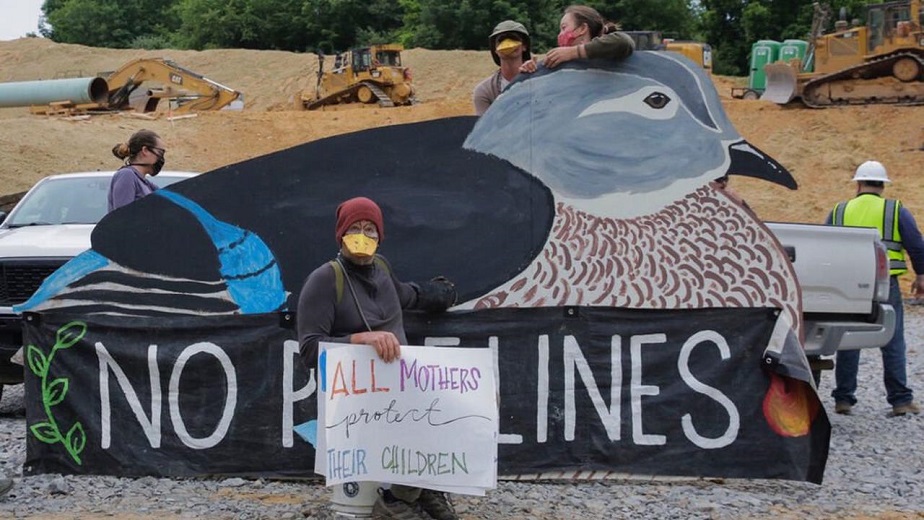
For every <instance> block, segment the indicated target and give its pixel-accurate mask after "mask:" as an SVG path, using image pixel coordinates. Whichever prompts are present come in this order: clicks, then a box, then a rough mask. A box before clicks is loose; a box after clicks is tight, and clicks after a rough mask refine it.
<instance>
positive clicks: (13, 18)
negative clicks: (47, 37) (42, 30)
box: [0, 0, 42, 40]
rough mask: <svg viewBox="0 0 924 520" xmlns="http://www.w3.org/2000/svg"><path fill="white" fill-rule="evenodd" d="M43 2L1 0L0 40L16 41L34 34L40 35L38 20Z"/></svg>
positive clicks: (36, 0)
mask: <svg viewBox="0 0 924 520" xmlns="http://www.w3.org/2000/svg"><path fill="white" fill-rule="evenodd" d="M40 14H42V0H0V40H15V39H16V38H21V37H23V36H25V35H26V33H29V32H34V33H36V34H38V19H39V15H40Z"/></svg>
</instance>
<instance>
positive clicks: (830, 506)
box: [0, 306, 924, 520]
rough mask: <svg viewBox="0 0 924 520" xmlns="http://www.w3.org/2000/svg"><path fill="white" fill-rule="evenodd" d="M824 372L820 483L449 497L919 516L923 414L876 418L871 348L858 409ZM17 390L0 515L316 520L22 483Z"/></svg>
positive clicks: (499, 514) (251, 497)
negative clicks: (850, 408)
mask: <svg viewBox="0 0 924 520" xmlns="http://www.w3.org/2000/svg"><path fill="white" fill-rule="evenodd" d="M905 318H906V339H907V340H908V380H909V382H910V383H911V386H912V387H913V388H915V389H916V390H917V391H918V397H917V401H918V402H919V403H920V402H921V401H922V400H924V307H921V306H907V307H906V315H905ZM832 385H833V374H832V373H830V372H826V373H825V375H824V377H823V381H822V384H821V395H822V400H823V402H824V404H825V408H826V409H827V411H828V415H829V417H830V420H831V423H832V436H831V452H830V456H829V458H828V466H827V470H826V472H825V479H824V484H823V485H821V486H818V485H814V484H808V483H800V482H785V481H766V480H748V481H745V480H725V481H722V480H712V479H710V480H693V479H653V480H652V479H645V480H641V479H631V480H617V481H608V482H593V483H571V482H567V483H547V482H546V483H541V484H540V483H522V482H500V483H498V487H497V489H496V490H495V491H492V492H490V493H489V494H488V495H487V496H486V497H482V498H474V497H471V498H470V497H464V496H456V497H453V500H454V503H455V505H456V509H457V511H459V512H460V514H461V516H462V517H463V518H471V519H478V518H485V519H488V518H490V519H494V518H523V519H530V518H532V519H543V520H544V519H553V518H568V519H585V518H604V517H607V518H633V519H634V518H658V519H667V518H682V519H688V518H709V519H737V518H783V519H802V518H831V519H834V518H837V519H840V518H864V519H869V518H880V519H892V520H895V519H911V518H916V519H922V518H924V450H922V449H921V443H922V441H924V416H910V415H909V416H905V417H895V418H890V417H887V413H888V412H889V410H890V407H889V406H888V404H887V403H886V401H885V390H884V389H883V386H882V365H881V358H880V356H879V353H878V352H875V351H868V352H866V353H864V355H863V356H861V362H860V391H859V392H858V395H857V397H858V398H859V401H860V402H859V404H858V405H857V406H856V407H854V414H853V415H852V416H849V417H848V416H841V415H836V414H834V412H833V407H834V403H833V401H832V400H831V398H830V397H829V395H830V392H831V388H832ZM25 433H26V421H25V411H24V409H23V393H22V385H18V386H13V387H6V389H5V391H4V395H3V399H2V401H0V470H2V471H4V472H5V473H6V474H7V475H9V476H11V477H14V478H15V480H16V487H15V488H13V490H12V491H11V492H10V493H9V495H7V496H6V497H5V499H0V518H8V517H12V518H54V519H56V518H62V519H63V518H81V519H83V518H91V519H97V518H119V519H153V518H157V519H171V518H221V519H250V518H280V519H296V518H312V517H313V518H317V517H318V516H319V515H321V514H322V512H323V510H324V508H325V504H327V501H328V491H327V490H326V489H325V488H324V487H322V486H320V485H313V484H307V483H301V482H291V481H264V480H257V481H249V480H243V479H239V478H231V479H225V480H172V479H156V478H151V477H146V478H141V479H126V478H116V477H101V476H61V475H39V476H34V477H23V476H22V464H23V462H24V461H25V456H26V452H25V449H26V448H25V441H24V439H25Z"/></svg>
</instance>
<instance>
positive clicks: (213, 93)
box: [103, 58, 241, 114]
mask: <svg viewBox="0 0 924 520" xmlns="http://www.w3.org/2000/svg"><path fill="white" fill-rule="evenodd" d="M103 77H104V78H105V79H106V82H107V83H108V84H109V108H111V109H116V110H121V109H128V108H131V102H130V100H129V98H130V97H131V95H132V93H134V92H135V91H136V90H137V89H138V88H140V87H141V85H142V84H143V83H145V82H148V84H151V83H156V84H158V86H157V87H153V88H149V89H148V90H147V92H145V99H144V106H143V111H144V112H151V111H154V110H155V109H156V108H157V102H158V101H159V100H160V99H164V98H167V99H171V100H174V101H175V102H176V108H175V109H174V110H173V112H174V113H175V114H184V113H188V112H196V111H200V110H219V109H221V108H223V107H225V106H227V105H229V104H231V102H233V101H234V100H236V99H238V98H240V97H241V93H240V92H238V91H236V90H234V89H231V88H228V87H226V86H224V85H221V84H219V83H216V82H214V81H212V80H210V79H208V78H206V77H205V76H202V75H201V74H197V73H195V72H193V71H191V70H188V69H184V68H183V67H180V66H179V65H177V64H176V63H174V62H172V61H170V60H165V59H162V58H140V59H137V60H133V61H130V62H128V63H126V64H125V65H123V66H122V67H121V68H119V69H118V70H116V71H114V72H111V73H107V74H105V75H103Z"/></svg>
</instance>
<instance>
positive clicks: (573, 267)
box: [19, 52, 827, 451]
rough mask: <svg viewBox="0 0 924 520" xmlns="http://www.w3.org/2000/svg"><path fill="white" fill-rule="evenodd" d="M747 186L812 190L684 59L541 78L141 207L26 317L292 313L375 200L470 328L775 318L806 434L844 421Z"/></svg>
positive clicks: (597, 63) (402, 260) (387, 245)
mask: <svg viewBox="0 0 924 520" xmlns="http://www.w3.org/2000/svg"><path fill="white" fill-rule="evenodd" d="M344 114H347V112H344ZM344 117H347V116H346V115H345V116H344ZM726 175H733V176H734V175H743V176H750V177H755V178H759V179H763V180H765V181H767V182H768V183H776V184H779V185H782V186H785V187H787V188H790V189H795V188H796V183H795V181H794V179H793V178H792V176H791V175H790V174H789V172H788V171H787V170H786V168H784V167H783V166H781V164H780V163H778V162H777V161H776V160H774V159H773V158H771V157H769V156H768V155H766V154H765V153H763V152H761V151H760V150H759V149H758V148H757V147H755V146H754V145H752V144H750V143H748V141H746V140H745V139H744V138H743V137H742V136H741V135H740V134H739V133H738V132H737V131H736V130H735V128H734V126H733V125H732V123H731V121H730V120H729V119H728V117H727V116H726V114H725V111H724V109H723V107H722V104H721V102H720V99H719V96H718V94H717V93H716V90H715V87H714V86H713V84H712V81H711V79H710V78H709V76H708V75H707V73H706V72H705V71H703V70H702V69H701V68H700V67H697V66H696V65H695V64H693V63H692V62H690V61H688V60H686V59H685V58H683V57H682V56H680V55H678V54H674V53H669V52H637V53H635V54H633V55H632V56H631V57H630V58H628V59H626V60H624V61H620V62H609V61H606V60H593V61H584V62H581V63H576V62H571V63H568V64H566V65H565V66H562V67H559V68H556V69H555V70H547V69H543V68H541V67H540V70H539V71H537V72H535V73H533V74H521V76H520V77H519V78H518V79H516V80H515V81H514V82H512V83H511V84H510V85H509V86H508V87H507V88H506V90H505V91H504V92H503V93H502V94H501V95H500V97H499V98H498V99H497V100H496V101H495V102H494V104H493V105H492V106H491V107H490V109H489V110H488V111H487V112H486V113H485V114H484V115H483V116H482V117H481V118H476V117H474V116H464V117H454V118H447V119H440V120H434V121H427V122H422V123H414V124H407V125H397V126H390V127H388V126H386V127H380V128H375V129H369V130H365V131H361V132H356V133H352V134H346V135H341V136H336V137H332V138H328V139H323V140H319V141H314V142H310V143H305V144H303V145H299V146H296V147H294V148H290V149H287V150H283V151H280V152H276V153H272V154H269V155H266V156H262V157H257V158H254V159H250V160H248V161H244V162H241V163H237V164H233V165H230V166H226V167H222V168H219V169H218V170H215V171H212V172H208V173H206V174H203V175H199V176H197V177H196V178H193V179H189V180H187V181H184V182H182V183H179V184H175V185H173V186H171V187H169V188H167V189H164V190H161V191H158V192H156V193H155V194H154V195H152V196H149V197H146V198H144V199H141V200H139V201H137V202H135V203H133V204H130V205H128V206H126V207H124V208H121V209H119V210H117V211H115V212H113V213H111V214H109V215H107V216H106V217H105V218H104V219H103V220H102V222H100V224H99V225H98V226H97V227H96V229H95V231H94V233H93V237H92V250H91V251H88V252H87V253H85V254H84V255H81V256H80V257H77V258H75V259H74V260H73V261H72V262H71V263H69V264H67V265H65V266H64V267H63V268H62V269H60V270H59V271H58V272H56V273H55V274H54V275H52V276H51V277H50V278H49V279H48V280H47V281H46V283H45V285H44V286H43V287H42V289H40V290H39V291H38V292H37V293H36V295H35V297H33V299H32V300H30V301H29V302H26V303H25V304H24V305H22V306H20V307H19V310H21V311H27V310H28V311H39V312H52V311H57V310H68V309H69V310H72V311H73V310H80V311H81V312H86V313H90V314H92V313H104V314H118V315H122V316H127V317H131V316H151V315H155V316H163V317H183V316H189V315H208V316H227V317H229V318H233V317H235V316H239V315H243V314H253V313H274V312H286V311H291V310H294V309H295V307H296V305H295V301H296V300H297V297H298V293H299V290H300V288H301V286H302V283H303V282H304V280H305V278H306V276H307V275H308V274H309V273H310V272H311V271H313V270H314V269H315V268H317V267H318V266H320V265H322V264H323V263H325V262H328V261H329V260H331V258H333V257H334V256H335V255H336V253H337V250H338V244H336V243H335V240H334V239H333V238H332V237H333V235H334V229H333V215H334V211H335V208H336V207H337V205H338V204H339V203H340V202H342V201H344V200H346V199H349V198H352V197H355V196H366V197H369V198H372V199H373V200H375V201H376V202H377V203H378V204H379V206H381V208H382V210H383V213H384V217H385V227H386V228H388V230H387V232H386V233H385V236H386V237H387V238H386V239H384V240H383V242H382V244H381V248H380V251H381V252H382V253H383V254H384V255H385V256H387V257H388V260H389V261H390V263H391V265H392V266H393V268H394V270H395V272H396V274H397V275H398V276H399V277H400V278H402V279H405V280H427V279H430V278H432V277H435V276H445V277H446V278H448V279H449V280H451V281H452V282H453V283H454V284H455V287H456V290H457V291H458V295H459V298H458V303H457V305H456V306H455V307H453V308H451V309H450V310H449V315H459V316H464V313H489V312H493V311H496V310H502V309H512V308H516V309H520V310H521V311H522V312H527V311H528V310H529V309H548V308H558V307H560V308H591V307H592V308H617V309H629V310H633V311H640V312H644V311H658V312H670V313H673V314H671V315H672V316H676V317H677V319H680V320H682V319H684V316H687V314H685V313H691V312H692V311H698V310H704V309H755V308H757V309H770V310H773V312H774V314H773V315H774V316H775V325H774V326H773V333H772V335H771V337H770V340H769V341H767V344H766V345H760V348H761V349H762V350H763V352H764V354H765V356H764V357H765V358H766V359H767V360H768V362H767V364H766V366H768V367H769V366H772V367H773V368H772V369H767V368H762V367H751V368H753V369H754V370H755V371H757V372H758V373H764V374H766V376H767V377H768V380H769V383H768V384H767V385H765V386H766V393H765V395H764V396H763V397H762V401H761V402H762V416H763V419H764V420H765V421H766V426H765V428H766V427H769V429H770V430H772V431H773V432H775V434H776V435H778V436H780V437H785V438H798V437H802V436H806V435H809V433H810V430H811V429H812V425H813V423H815V422H816V421H818V420H821V421H824V422H825V424H827V420H826V418H825V417H824V412H823V410H822V409H821V407H820V403H819V400H818V397H817V392H816V390H815V387H814V382H813V380H812V377H811V371H810V369H809V366H808V362H807V361H806V358H805V355H804V353H803V350H802V340H801V337H802V334H803V333H804V332H803V323H802V309H801V294H800V289H799V285H798V283H797V280H796V275H795V271H794V269H793V267H792V265H791V263H790V261H789V259H788V257H787V255H786V253H785V251H784V250H783V248H782V246H781V245H780V243H779V242H778V241H777V239H776V238H775V237H774V235H773V234H772V233H771V232H770V231H769V230H768V228H767V227H766V226H765V225H764V224H763V223H762V222H761V221H760V219H759V218H758V216H757V215H755V214H754V213H753V212H752V211H751V210H750V209H749V208H748V207H747V206H746V205H745V204H742V203H741V201H740V200H737V199H736V198H733V197H731V196H729V195H728V194H727V193H726V192H724V191H723V190H722V189H721V187H720V186H719V185H718V184H717V183H715V182H714V181H715V180H716V179H718V178H721V177H724V176H726ZM434 319H435V320H438V319H439V318H434ZM691 320H694V318H691ZM693 326H695V324H692V323H691V327H693ZM761 371H763V372H761ZM501 377H502V378H503V373H502V375H501ZM825 451H826V450H825Z"/></svg>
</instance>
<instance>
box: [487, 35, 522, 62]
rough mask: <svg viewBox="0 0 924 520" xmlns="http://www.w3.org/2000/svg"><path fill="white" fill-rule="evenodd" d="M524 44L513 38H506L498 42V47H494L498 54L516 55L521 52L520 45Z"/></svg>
mask: <svg viewBox="0 0 924 520" xmlns="http://www.w3.org/2000/svg"><path fill="white" fill-rule="evenodd" d="M521 45H522V44H521V43H520V42H518V41H516V40H514V39H512V38H506V39H504V40H501V41H500V42H498V44H497V47H495V48H494V50H495V51H497V53H498V54H500V55H501V56H508V57H509V56H516V55H517V54H519V53H520V46H521Z"/></svg>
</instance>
